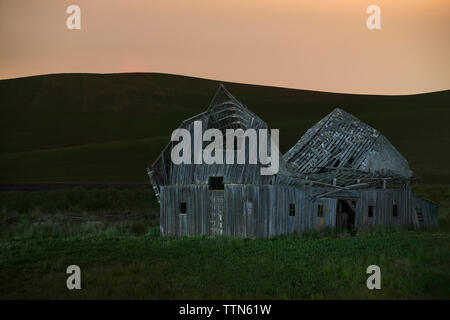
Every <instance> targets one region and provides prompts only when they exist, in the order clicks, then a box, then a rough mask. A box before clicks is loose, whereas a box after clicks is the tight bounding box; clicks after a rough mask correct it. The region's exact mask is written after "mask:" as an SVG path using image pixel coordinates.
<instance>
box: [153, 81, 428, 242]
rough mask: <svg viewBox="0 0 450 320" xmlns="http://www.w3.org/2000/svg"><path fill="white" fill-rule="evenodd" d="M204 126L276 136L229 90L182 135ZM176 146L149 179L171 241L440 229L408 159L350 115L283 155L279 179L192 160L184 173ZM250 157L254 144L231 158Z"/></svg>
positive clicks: (339, 114) (329, 121)
mask: <svg viewBox="0 0 450 320" xmlns="http://www.w3.org/2000/svg"><path fill="white" fill-rule="evenodd" d="M194 121H200V122H201V124H202V130H203V131H204V130H207V129H208V128H216V129H219V130H220V131H221V132H223V133H224V134H225V132H226V129H238V128H240V129H243V130H246V129H249V128H253V129H256V130H257V129H267V128H268V126H267V124H266V123H265V122H264V121H263V120H261V119H260V118H259V117H258V116H257V115H255V114H254V113H253V112H252V111H250V110H249V109H248V108H247V107H246V106H244V105H243V104H242V103H240V102H239V101H238V100H236V99H235V98H234V97H233V96H232V95H231V94H230V93H229V92H228V91H227V90H226V89H225V88H224V86H223V85H221V86H220V87H219V90H218V91H217V93H216V94H215V96H214V98H213V99H212V101H211V104H210V106H209V107H208V108H207V110H206V111H204V112H203V113H200V114H198V115H196V116H194V117H192V118H190V119H187V120H185V121H183V122H182V123H181V125H180V126H179V128H182V129H186V130H188V131H189V132H190V133H191V134H192V135H194ZM192 143H193V142H192ZM239 143H240V145H239ZM175 144H176V143H175V142H174V141H169V143H168V144H167V145H166V147H165V148H164V150H163V151H162V152H161V154H160V155H159V157H158V158H157V159H156V161H155V162H154V164H153V166H152V169H151V170H149V171H148V173H149V176H150V182H151V184H152V186H153V189H154V191H155V194H156V197H157V198H158V201H159V202H160V227H161V234H162V235H221V234H225V235H232V236H238V237H256V238H269V237H274V236H277V235H282V234H289V233H295V232H303V231H306V230H311V229H318V228H325V227H329V228H347V229H364V228H372V227H376V226H406V227H411V228H422V227H431V226H436V225H437V206H436V204H434V203H432V202H430V201H427V200H424V199H421V198H419V197H417V196H415V195H414V194H413V192H412V190H411V183H412V175H413V174H412V172H411V170H410V168H409V165H408V162H407V161H406V159H405V158H403V156H402V155H401V154H400V153H399V152H398V151H397V150H396V149H395V148H394V146H392V145H391V143H390V142H389V141H388V140H387V139H386V138H385V137H384V136H383V135H382V134H381V133H380V132H378V131H377V130H375V129H373V128H371V127H370V126H368V125H367V124H365V123H363V122H362V121H360V120H358V119H357V118H355V117H354V116H352V115H350V114H348V113H346V112H345V111H343V110H341V109H335V110H334V111H332V112H331V113H330V114H329V115H327V116H326V117H325V118H323V119H322V120H320V121H319V122H318V123H317V124H316V125H314V126H313V127H312V128H311V129H309V130H308V131H307V132H306V134H305V135H304V136H303V137H301V139H300V140H299V141H298V142H297V143H296V144H295V145H294V146H293V147H292V149H291V150H289V151H288V152H287V153H286V154H285V155H284V156H283V155H281V154H279V170H278V172H277V173H276V174H274V175H261V174H260V168H261V167H264V165H263V164H262V163H260V162H258V163H256V164H249V162H248V161H246V162H245V163H244V164H236V163H235V164H227V163H224V164H217V163H214V164H206V163H202V164H193V163H194V159H193V158H192V159H191V161H190V164H187V163H181V164H174V163H173V162H172V161H171V151H172V149H173V148H174V145H175ZM240 147H244V148H245V140H244V141H241V142H238V143H236V144H235V145H234V147H233V150H231V151H233V152H234V151H237V150H238V149H239V148H240ZM223 148H224V149H226V148H229V146H225V145H224V147H223ZM267 148H268V150H269V153H270V154H271V155H272V154H274V153H279V151H278V149H276V148H274V149H273V150H271V147H270V144H268V146H267ZM192 149H194V147H193V146H192ZM228 151H230V150H228ZM192 157H194V155H192ZM246 157H247V158H246V160H248V153H247V154H246Z"/></svg>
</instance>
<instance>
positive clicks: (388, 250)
mask: <svg viewBox="0 0 450 320" xmlns="http://www.w3.org/2000/svg"><path fill="white" fill-rule="evenodd" d="M449 190H450V188H449V187H448V186H445V185H437V186H432V185H426V186H417V187H416V192H418V193H419V194H420V195H422V196H424V197H426V198H431V199H433V200H435V201H438V202H440V203H441V205H440V207H439V227H438V228H435V229H430V230H421V231H413V230H405V229H396V230H395V229H378V230H376V231H372V232H358V233H357V234H356V236H353V237H352V236H350V235H349V234H346V233H340V232H337V231H333V230H322V231H311V232H307V233H304V234H301V235H290V236H283V237H279V238H276V239H271V240H252V239H237V238H230V237H217V238H209V237H180V238H170V237H161V236H160V235H159V228H158V226H157V221H155V220H154V219H139V220H132V219H129V218H128V216H121V218H122V219H121V220H119V221H114V220H111V219H109V218H106V219H103V220H102V217H101V213H104V212H109V210H111V209H114V208H119V209H125V208H126V209H127V210H131V211H133V210H136V211H137V212H144V213H147V214H149V215H150V216H151V214H152V212H153V213H154V211H153V210H154V205H155V203H154V202H152V201H153V200H151V199H150V197H148V199H149V200H150V201H148V202H147V200H146V199H147V196H148V194H146V192H148V190H129V191H124V190H122V191H115V190H100V191H96V192H97V193H95V194H94V195H92V197H91V196H90V195H89V193H91V191H86V190H81V189H78V190H70V191H63V190H61V191H52V192H43V191H39V192H32V193H21V192H15V193H4V194H3V196H2V193H0V196H2V198H0V200H1V203H2V211H3V216H8V215H10V214H16V215H17V216H16V219H15V220H14V221H9V222H8V223H3V229H2V231H1V233H0V270H1V272H0V298H3V299H14V298H26V299H28V298H30V299H34V298H43V299H47V298H57V299H60V298H64V299H65V298H68V299H85V298H88V299H95V298H104V299H106V298H114V299H119V298H120V299H132V298H138V299H139V298H148V299H330V298H331V299H335V298H336V299H450V277H449V272H448V271H449V267H450V250H449V240H450V239H449V236H450V223H449V222H450V217H449V214H448V213H449V210H450V205H449V204H450V202H449V200H450V192H449ZM27 197H28V198H29V199H27ZM95 198H98V199H97V200H95ZM60 199H62V200H60ZM47 202H48V203H49V204H52V203H53V204H54V205H53V206H51V207H50V208H51V209H47V211H48V212H46V211H45V209H43V208H44V207H43V205H47ZM20 203H23V205H22V206H21V205H20ZM77 203H78V204H77ZM133 208H134V209H133ZM38 209H39V210H38ZM21 210H22V211H21ZM28 210H31V211H34V212H35V215H29V214H27V211H28ZM36 210H38V213H36ZM67 210H68V211H67ZM89 210H91V211H89ZM140 210H142V211H140ZM116 211H120V210H116ZM20 212H22V213H20ZM61 212H62V215H64V214H65V215H80V212H85V213H86V214H85V215H84V216H83V217H84V219H82V220H80V221H81V222H77V221H78V220H76V221H72V220H70V219H67V218H68V217H67V216H66V219H64V218H61V217H59V218H58V214H61ZM99 212H100V215H99ZM112 212H113V211H111V212H109V213H110V214H111V213H112ZM144 216H145V215H144ZM43 218H45V219H43ZM92 220H94V222H97V221H98V220H100V221H102V223H92V222H93V221H92ZM71 264H76V265H79V266H80V267H81V270H82V290H80V291H69V290H67V289H66V287H65V283H66V279H67V276H68V275H67V274H66V273H65V270H66V268H67V266H69V265H71ZM372 264H376V265H378V266H380V268H381V286H382V289H381V290H375V291H371V290H368V289H367V288H366V286H365V283H366V280H367V277H368V275H367V274H366V268H367V267H368V266H369V265H372Z"/></svg>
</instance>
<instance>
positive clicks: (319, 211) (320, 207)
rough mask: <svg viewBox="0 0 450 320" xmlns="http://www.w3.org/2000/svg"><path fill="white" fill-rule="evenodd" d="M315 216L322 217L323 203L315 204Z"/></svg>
mask: <svg viewBox="0 0 450 320" xmlns="http://www.w3.org/2000/svg"><path fill="white" fill-rule="evenodd" d="M317 216H318V217H323V204H318V205H317Z"/></svg>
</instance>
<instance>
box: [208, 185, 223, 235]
mask: <svg viewBox="0 0 450 320" xmlns="http://www.w3.org/2000/svg"><path fill="white" fill-rule="evenodd" d="M209 199H210V200H209V201H210V209H209V212H210V214H209V223H210V229H209V234H210V235H221V234H222V233H223V190H211V191H210V197H209Z"/></svg>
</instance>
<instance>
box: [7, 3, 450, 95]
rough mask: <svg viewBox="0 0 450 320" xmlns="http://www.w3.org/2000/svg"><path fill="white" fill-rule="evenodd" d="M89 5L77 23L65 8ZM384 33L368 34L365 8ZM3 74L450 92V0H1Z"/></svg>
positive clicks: (380, 91) (335, 89) (356, 90)
mask: <svg viewBox="0 0 450 320" xmlns="http://www.w3.org/2000/svg"><path fill="white" fill-rule="evenodd" d="M72 4H76V5H78V6H79V7H80V8H81V30H69V29H67V27H66V19H67V17H68V16H69V14H67V13H66V8H67V7H68V6H69V5H72ZM372 4H375V5H378V6H379V7H380V8H381V30H368V28H367V27H366V20H367V18H368V16H369V14H367V13H366V8H367V7H368V6H369V5H372ZM0 45H1V47H0V48H1V50H0V79H8V78H15V77H23V76H29V75H38V74H48V73H72V72H89V73H116V72H163V73H172V74H181V75H190V76H196V77H202V78H210V79H217V80H224V81H233V82H241V83H252V84H261V85H273V86H280V87H291V88H299V89H311V90H321V91H333V92H348V93H376V94H410V93H419V92H429V91H438V90H446V89H450V1H449V0H395V1H394V0H370V1H366V0H334V1H332V0H314V1H313V0H308V1H304V0H220V1H218V0H126V1H125V0H121V1H118V0H107V1H100V0H71V1H65V0H53V1H49V0H39V1H36V0H10V1H7V0H0Z"/></svg>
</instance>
